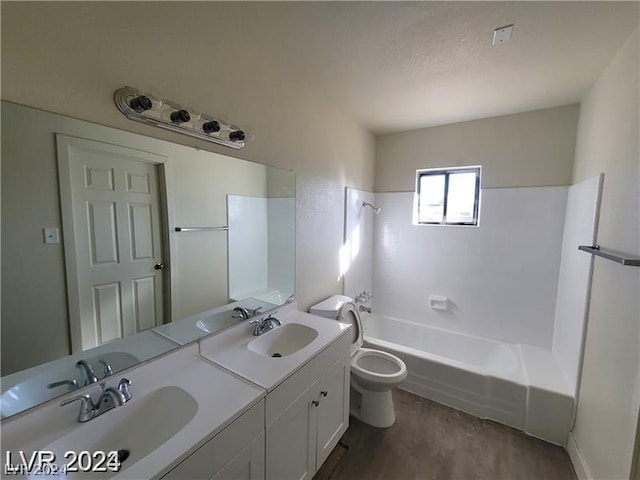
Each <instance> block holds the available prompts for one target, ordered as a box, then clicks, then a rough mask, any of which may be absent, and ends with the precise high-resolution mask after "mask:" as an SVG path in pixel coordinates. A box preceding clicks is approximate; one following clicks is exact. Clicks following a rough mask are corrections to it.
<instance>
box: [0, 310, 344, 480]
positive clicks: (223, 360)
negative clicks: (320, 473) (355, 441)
mask: <svg viewBox="0 0 640 480" xmlns="http://www.w3.org/2000/svg"><path fill="white" fill-rule="evenodd" d="M277 318H278V319H279V320H280V321H281V323H282V325H281V326H277V327H275V328H273V329H272V330H270V331H268V332H266V333H264V334H263V335H260V336H254V335H253V333H252V330H253V329H252V326H251V325H249V324H248V322H246V323H242V324H239V325H236V326H234V327H231V328H229V329H227V330H224V331H222V332H219V333H217V334H213V335H211V336H209V337H206V338H203V339H200V340H199V341H198V342H195V343H192V344H189V345H186V346H184V347H182V348H180V349H178V350H174V351H173V352H170V353H168V354H166V355H164V356H162V357H159V358H156V359H154V360H151V361H149V362H147V363H145V364H142V365H139V366H137V367H134V368H132V369H130V370H127V371H125V372H122V373H120V374H118V375H114V376H113V377H110V379H109V380H107V382H106V386H107V387H114V386H115V385H116V384H117V383H118V381H119V380H120V379H121V378H124V377H126V378H128V379H129V380H131V387H130V390H131V392H132V394H133V397H132V398H131V400H129V401H128V402H126V403H125V404H123V405H122V406H119V407H116V408H113V409H112V410H109V411H107V412H106V413H104V414H102V415H100V416H98V417H95V418H93V419H91V420H89V421H87V422H84V423H79V422H78V413H79V407H80V405H79V402H72V403H71V404H68V405H65V406H60V402H59V401H52V402H48V403H45V404H43V405H41V406H39V407H36V408H34V409H32V410H30V411H28V412H25V413H23V414H20V415H16V416H14V417H12V418H10V419H8V420H7V421H5V422H3V424H2V430H3V431H2V440H3V447H4V448H3V450H5V451H9V452H11V453H10V456H9V457H7V456H5V458H4V462H5V465H4V466H3V468H4V471H5V473H6V472H7V471H10V470H7V469H11V468H24V467H20V462H21V458H22V457H21V452H22V455H25V454H26V456H27V457H29V456H30V455H31V453H32V452H34V451H53V452H55V454H56V460H55V467H62V466H63V464H64V462H65V461H66V460H65V458H64V454H65V452H67V451H72V452H76V453H79V452H81V451H87V452H89V454H93V453H94V452H100V451H105V452H108V451H122V450H126V451H127V454H128V458H126V459H125V460H124V461H123V462H122V465H121V468H120V470H119V471H112V470H108V471H106V472H104V473H102V474H100V477H101V478H111V477H113V478H123V479H124V478H128V479H129V478H157V479H160V478H163V479H186V478H189V479H211V478H226V479H228V478H245V479H246V478H250V479H265V478H267V479H271V478H272V479H284V478H292V479H294V478H295V479H301V478H311V477H312V476H313V474H314V473H315V472H316V471H317V469H318V468H319V467H320V465H321V464H322V463H323V462H324V460H325V459H326V458H327V456H328V454H329V453H330V452H331V450H332V449H333V448H334V447H335V445H336V444H337V442H338V440H339V439H340V437H341V436H342V434H343V433H344V432H345V431H346V429H347V426H348V412H349V362H348V359H349V355H348V351H349V345H350V337H349V334H348V332H349V329H350V327H349V326H348V325H345V324H343V323H340V322H337V321H329V320H326V319H321V318H318V317H314V316H312V315H309V314H306V313H302V312H299V311H297V309H296V305H295V303H293V304H290V305H287V306H286V307H284V308H282V309H281V310H280V313H279V314H277ZM275 350H277V351H275ZM275 353H278V354H280V356H274V354H275ZM111 378H112V380H111ZM80 393H81V394H85V393H88V394H89V395H91V397H92V398H94V399H95V398H97V397H98V396H99V395H100V387H99V386H98V384H94V385H91V386H88V387H86V388H84V389H83V390H80ZM74 395H75V396H77V395H78V391H76V392H73V393H72V394H69V395H67V396H65V397H63V400H67V399H70V398H72V397H74ZM9 459H10V460H11V462H10V465H7V462H8V460H9ZM86 465H87V464H86V462H85V465H84V466H86ZM76 466H78V465H76ZM89 466H90V467H92V466H93V465H92V464H91V462H89ZM81 470H82V469H81ZM30 473H31V474H35V470H33V469H32V470H31V472H30ZM44 473H47V472H44ZM51 473H53V472H51ZM95 475H96V473H95V472H91V471H90V470H89V471H84V472H83V471H81V472H72V473H71V474H70V475H69V476H70V478H74V477H75V478H87V477H88V478H91V477H95ZM34 476H35V475H34Z"/></svg>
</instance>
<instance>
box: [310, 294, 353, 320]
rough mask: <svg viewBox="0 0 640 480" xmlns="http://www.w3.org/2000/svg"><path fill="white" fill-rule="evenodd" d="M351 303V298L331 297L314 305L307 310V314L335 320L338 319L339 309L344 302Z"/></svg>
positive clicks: (343, 296) (342, 296)
mask: <svg viewBox="0 0 640 480" xmlns="http://www.w3.org/2000/svg"><path fill="white" fill-rule="evenodd" d="M352 301H353V299H352V298H350V297H347V296H345V295H333V296H331V297H329V298H327V299H325V300H323V301H321V302H320V303H317V304H315V305H314V306H313V307H311V308H310V309H309V313H311V314H312V315H318V316H320V317H325V318H331V319H333V320H335V319H337V318H338V311H340V307H342V305H343V304H345V303H346V302H352Z"/></svg>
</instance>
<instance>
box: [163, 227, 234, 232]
mask: <svg viewBox="0 0 640 480" xmlns="http://www.w3.org/2000/svg"><path fill="white" fill-rule="evenodd" d="M175 230H176V232H195V231H196V230H229V227H227V226H223V227H176V228H175Z"/></svg>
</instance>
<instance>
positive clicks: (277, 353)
mask: <svg viewBox="0 0 640 480" xmlns="http://www.w3.org/2000/svg"><path fill="white" fill-rule="evenodd" d="M317 336H318V331H317V330H315V329H313V328H311V327H308V326H306V325H302V324H300V323H287V324H285V325H283V326H281V327H275V328H274V329H273V330H272V331H270V332H267V333H264V334H262V335H261V336H260V337H258V338H256V339H255V340H252V341H251V342H249V343H248V344H247V348H248V349H249V350H251V351H252V352H255V353H258V354H260V355H264V356H265V357H273V358H280V357H286V356H287V355H291V354H292V353H295V352H297V351H298V350H300V349H302V348H304V347H306V346H307V345H309V344H310V343H311V342H313V341H314V340H315V338H316V337H317Z"/></svg>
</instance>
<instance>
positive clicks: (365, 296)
mask: <svg viewBox="0 0 640 480" xmlns="http://www.w3.org/2000/svg"><path fill="white" fill-rule="evenodd" d="M372 297H373V293H369V292H366V291H362V292H360V293H359V294H358V296H357V297H356V298H355V300H354V302H355V303H356V304H358V303H367V302H368V301H369V300H371V298H372ZM369 313H371V312H369Z"/></svg>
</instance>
